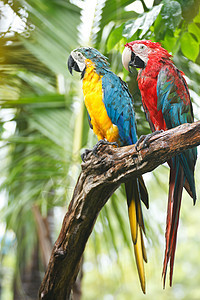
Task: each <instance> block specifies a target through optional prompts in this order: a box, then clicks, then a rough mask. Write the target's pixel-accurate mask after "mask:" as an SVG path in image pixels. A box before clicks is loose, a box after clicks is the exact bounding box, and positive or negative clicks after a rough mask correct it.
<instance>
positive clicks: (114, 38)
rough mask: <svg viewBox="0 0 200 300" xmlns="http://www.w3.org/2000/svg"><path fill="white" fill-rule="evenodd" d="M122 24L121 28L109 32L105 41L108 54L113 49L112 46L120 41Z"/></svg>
mask: <svg viewBox="0 0 200 300" xmlns="http://www.w3.org/2000/svg"><path fill="white" fill-rule="evenodd" d="M123 28H124V24H122V25H121V26H118V27H116V28H115V29H114V30H112V31H111V34H110V35H109V38H108V41H107V51H108V52H109V51H110V50H112V49H113V48H114V46H115V45H116V44H117V43H118V42H119V41H120V40H121V39H122V32H123Z"/></svg>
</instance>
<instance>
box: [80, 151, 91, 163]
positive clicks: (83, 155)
mask: <svg viewBox="0 0 200 300" xmlns="http://www.w3.org/2000/svg"><path fill="white" fill-rule="evenodd" d="M91 151H92V150H90V149H85V150H84V152H83V153H82V154H81V159H82V162H85V161H86V158H87V156H88V154H89V153H90V152H91Z"/></svg>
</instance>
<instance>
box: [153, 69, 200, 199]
mask: <svg viewBox="0 0 200 300" xmlns="http://www.w3.org/2000/svg"><path fill="white" fill-rule="evenodd" d="M157 108H158V110H160V109H161V110H162V114H163V117H164V120H165V123H166V125H167V128H168V129H170V128H174V127H176V126H179V125H181V124H184V123H192V122H193V121H194V120H193V111H192V105H191V100H190V96H189V92H188V89H187V85H186V83H185V80H184V78H183V77H182V75H181V73H180V71H179V70H178V69H176V68H175V66H173V65H172V66H168V65H166V66H163V68H162V69H161V71H160V73H159V75H158V82H157ZM179 159H180V162H181V164H182V166H183V169H184V174H185V176H186V178H187V180H188V183H189V185H190V189H191V191H192V194H193V199H194V202H195V200H196V192H195V183H194V166H195V163H196V159H197V148H196V147H195V148H193V149H188V150H186V151H184V152H183V153H182V154H180V155H179ZM173 161H174V159H173Z"/></svg>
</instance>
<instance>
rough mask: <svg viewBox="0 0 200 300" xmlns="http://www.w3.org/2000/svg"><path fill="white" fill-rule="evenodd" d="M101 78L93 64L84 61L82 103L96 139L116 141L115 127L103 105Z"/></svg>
mask: <svg viewBox="0 0 200 300" xmlns="http://www.w3.org/2000/svg"><path fill="white" fill-rule="evenodd" d="M101 78H102V76H100V75H98V74H97V73H96V72H95V68H94V65H93V63H92V62H91V61H90V60H89V59H88V60H87V61H86V71H85V75H84V79H83V94H84V101H85V105H86V108H87V110H88V113H89V115H90V118H91V124H92V126H93V131H94V133H95V134H96V135H97V137H98V139H99V140H100V139H104V138H106V139H107V140H108V141H109V142H114V141H118V138H119V134H118V128H117V126H116V125H114V124H112V122H111V120H110V118H109V117H108V115H107V111H106V109H105V105H104V103H103V90H102V80H101Z"/></svg>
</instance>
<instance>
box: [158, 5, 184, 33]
mask: <svg viewBox="0 0 200 300" xmlns="http://www.w3.org/2000/svg"><path fill="white" fill-rule="evenodd" d="M161 16H162V19H163V20H164V21H165V26H167V27H168V28H169V29H172V30H175V29H176V27H177V26H178V25H179V23H180V21H181V17H182V9H181V5H180V3H179V2H177V1H169V0H167V1H164V5H163V7H162V9H161Z"/></svg>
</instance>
